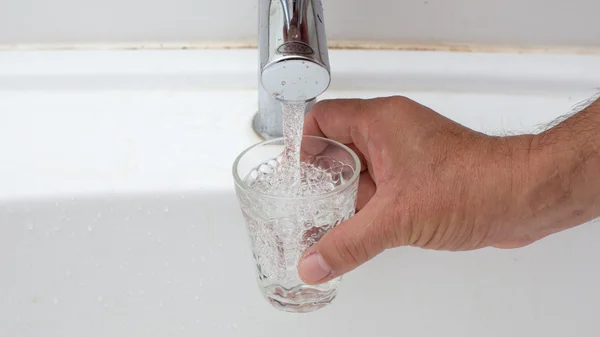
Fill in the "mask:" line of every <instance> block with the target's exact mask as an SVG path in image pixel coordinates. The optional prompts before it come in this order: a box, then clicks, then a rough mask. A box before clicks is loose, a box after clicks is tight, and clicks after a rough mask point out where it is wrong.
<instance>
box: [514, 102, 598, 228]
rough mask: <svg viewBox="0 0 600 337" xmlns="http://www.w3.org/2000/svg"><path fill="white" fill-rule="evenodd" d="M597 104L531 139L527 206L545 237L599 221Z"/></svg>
mask: <svg viewBox="0 0 600 337" xmlns="http://www.w3.org/2000/svg"><path fill="white" fill-rule="evenodd" d="M599 151H600V100H597V101H595V102H594V103H592V104H591V105H589V106H588V107H587V108H585V109H584V110H582V111H580V112H577V113H575V114H574V115H572V116H570V117H569V118H568V119H566V120H564V121H563V122H561V123H559V124H558V125H556V126H554V127H552V128H551V129H549V130H547V131H545V132H543V133H541V134H539V135H537V136H535V137H533V138H532V143H531V147H530V154H531V156H530V157H531V160H530V168H531V170H530V172H531V174H530V176H529V177H528V181H529V182H530V184H528V190H527V191H526V199H525V200H526V201H527V203H528V204H529V205H528V207H529V210H530V211H531V215H532V219H534V220H533V222H536V223H537V224H536V225H537V226H539V227H540V228H543V229H544V230H547V231H548V232H549V234H550V233H551V232H556V231H557V230H562V229H566V228H570V227H573V226H577V225H580V224H582V223H585V222H588V221H590V220H593V219H595V218H597V217H599V216H600V152H599Z"/></svg>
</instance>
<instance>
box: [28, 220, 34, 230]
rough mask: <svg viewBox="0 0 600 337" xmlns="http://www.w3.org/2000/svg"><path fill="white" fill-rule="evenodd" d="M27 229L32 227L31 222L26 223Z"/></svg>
mask: <svg viewBox="0 0 600 337" xmlns="http://www.w3.org/2000/svg"><path fill="white" fill-rule="evenodd" d="M27 229H28V230H32V229H33V224H32V223H31V222H28V223H27Z"/></svg>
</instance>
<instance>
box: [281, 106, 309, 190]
mask: <svg viewBox="0 0 600 337" xmlns="http://www.w3.org/2000/svg"><path fill="white" fill-rule="evenodd" d="M281 108H282V109H281V110H282V113H283V139H284V146H285V150H284V151H285V156H284V158H285V160H284V162H283V168H284V170H285V175H286V176H287V179H289V187H290V188H291V189H292V190H297V188H298V187H299V185H300V180H301V179H300V177H301V173H300V171H301V166H300V148H301V145H302V129H303V128H304V112H305V111H306V103H304V102H300V103H292V102H281Z"/></svg>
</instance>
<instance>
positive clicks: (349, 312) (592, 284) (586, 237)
mask: <svg viewBox="0 0 600 337" xmlns="http://www.w3.org/2000/svg"><path fill="white" fill-rule="evenodd" d="M331 58H332V60H331V62H332V66H333V78H334V82H333V84H332V87H331V89H330V90H329V91H328V93H327V94H326V95H325V96H324V97H326V98H332V97H374V96H381V95H392V94H403V95H407V96H409V97H411V98H413V99H416V100H417V101H419V102H421V103H423V104H426V105H428V106H430V107H432V108H434V109H436V110H437V111H439V112H441V113H443V114H444V115H446V116H449V117H450V118H452V119H454V120H456V121H458V122H461V123H463V124H465V125H467V126H469V127H472V128H475V129H477V130H480V131H485V132H489V133H505V132H509V131H514V132H524V131H529V130H533V129H536V128H538V127H539V126H540V125H543V124H544V123H547V122H549V121H551V120H552V119H553V118H556V117H558V116H560V115H562V114H564V113H567V112H569V110H570V109H571V106H572V105H574V104H576V103H577V102H579V101H580V100H583V99H586V98H588V97H590V96H591V95H592V94H593V93H594V90H593V89H594V88H595V87H597V86H598V85H599V84H600V80H599V79H600V57H599V56H573V55H508V54H504V55H503V54H498V55H494V54H487V55H486V54H459V53H419V52H386V51H380V52H359V51H352V52H350V51H333V52H332V55H331ZM255 60H256V58H255V52H254V51H250V50H243V51H163V52H153V51H140V52H126V51H120V52H119V51H115V52H103V51H96V52H5V53H0V154H1V155H2V160H1V162H0V247H1V248H0V252H1V253H0V273H1V275H2V277H0V290H1V291H0V336H7V337H8V336H10V337H38V336H39V337H81V336H89V337H105V336H111V337H117V336H123V337H132V336H144V337H153V336H161V337H163V336H164V337H170V336H257V337H259V336H260V337H266V336H281V335H285V336H311V337H312V336H411V337H417V336H441V335H443V336H460V337H464V336H491V337H494V336H502V337H504V336H561V337H562V336H578V337H581V336H597V335H598V333H599V332H600V330H599V326H598V324H597V317H596V316H597V312H598V310H597V308H598V303H600V290H598V284H600V271H598V268H597V265H598V256H600V248H598V245H597V241H598V238H600V227H599V226H597V225H591V224H588V225H584V226H581V227H579V228H576V229H574V230H571V231H567V232H564V233H561V234H559V235H555V236H553V237H551V238H548V239H547V240H544V241H542V242H539V243H537V244H535V245H532V246H530V247H527V248H524V249H520V250H513V251H503V250H494V249H485V250H481V251H477V252H467V253H447V252H431V251H423V250H418V249H414V248H401V249H397V250H393V251H389V252H387V253H385V254H382V255H381V256H379V257H378V258H376V259H375V260H373V261H372V262H370V263H368V264H367V265H365V266H364V267H362V268H360V269H358V270H357V271H355V272H353V273H351V274H349V275H348V276H347V277H346V278H345V279H344V281H343V283H342V286H341V289H340V293H339V296H338V298H337V299H336V300H335V301H334V303H333V304H332V305H331V306H329V307H327V308H325V309H322V310H319V311H317V312H314V313H311V314H304V315H301V314H289V313H284V312H279V311H277V310H275V309H273V308H272V307H271V306H270V304H268V303H267V302H266V301H265V300H264V299H263V298H262V297H261V295H260V292H259V290H258V288H257V286H256V284H255V280H254V266H253V261H252V256H251V252H250V247H249V244H248V241H247V238H246V229H245V227H244V222H243V219H242V217H241V214H240V212H239V211H238V206H237V201H236V199H235V194H234V191H233V182H232V178H231V164H232V162H233V160H234V158H235V157H236V155H237V154H238V153H239V152H240V151H241V150H243V149H244V148H246V147H247V146H249V145H251V144H253V143H256V142H258V141H259V138H258V137H257V136H256V135H255V134H254V133H253V131H252V129H251V127H250V125H251V124H250V123H251V119H252V115H253V113H254V112H255V110H256V107H257V106H256V88H255V84H256V80H255V78H256V76H255V70H256V67H255ZM559 63H560V68H558V67H557V66H556V65H557V64H559Z"/></svg>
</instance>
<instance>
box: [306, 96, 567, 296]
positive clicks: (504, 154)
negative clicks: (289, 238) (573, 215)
mask: <svg viewBox="0 0 600 337" xmlns="http://www.w3.org/2000/svg"><path fill="white" fill-rule="evenodd" d="M304 133H305V134H306V135H316V136H324V137H328V138H331V139H334V140H337V141H339V142H342V143H344V144H347V145H348V146H349V147H351V148H352V149H353V150H354V151H355V152H356V153H357V154H358V155H359V157H360V158H361V162H362V166H363V170H364V171H363V172H362V173H361V176H360V183H359V195H358V200H357V209H358V210H359V212H358V213H357V214H356V215H355V216H354V217H352V218H351V219H349V220H348V221H346V222H344V223H343V224H341V225H340V226H338V227H336V228H334V229H333V230H331V231H330V232H329V233H327V234H326V235H325V236H324V237H323V238H322V239H321V240H320V241H319V242H317V243H316V244H315V245H313V246H312V247H311V248H309V249H308V250H307V251H306V252H305V254H304V257H303V258H302V259H301V261H300V263H299V266H298V267H299V274H300V276H301V278H302V279H303V280H304V281H305V282H306V283H309V284H316V283H323V282H326V281H328V280H330V279H332V278H336V277H338V276H341V275H343V274H345V273H347V272H349V271H351V270H353V269H354V268H356V267H357V266H359V265H361V264H363V263H365V262H366V261H368V260H370V259H371V258H373V257H374V256H376V255H378V254H379V253H381V252H382V251H384V250H385V249H388V248H393V247H398V246H416V247H421V248H426V249H435V250H449V251H461V250H473V249H478V248H483V247H488V246H494V247H500V248H513V247H521V246H524V245H528V244H530V243H532V242H534V241H536V240H539V239H541V238H542V237H545V236H547V235H549V234H552V233H554V232H557V231H559V230H562V229H564V228H561V226H553V227H552V228H547V226H545V222H544V221H541V220H542V219H539V218H536V217H537V216H538V215H539V214H538V213H537V211H538V210H540V209H541V208H540V207H538V206H539V205H540V204H543V203H544V202H545V201H546V199H545V198H544V197H540V193H541V192H540V189H539V188H538V186H541V185H540V184H538V179H537V177H536V174H535V173H534V171H535V168H536V167H537V166H538V165H537V164H536V163H537V162H536V161H534V160H533V153H534V152H535V151H533V147H532V146H533V145H532V144H535V137H536V136H533V135H521V136H513V137H492V136H488V135H485V134H482V133H478V132H475V131H473V130H471V129H468V128H466V127H464V126H462V125H459V124H457V123H455V122H453V121H451V120H449V119H447V118H445V117H443V116H442V115H440V114H438V113H436V112H434V111H433V110H431V109H429V108H427V107H425V106H422V105H420V104H418V103H416V102H414V101H411V100H409V99H407V98H404V97H390V98H378V99H372V100H358V99H351V100H331V101H322V102H319V103H317V104H316V105H315V106H314V107H313V109H312V110H311V111H310V112H309V114H308V115H307V118H306V121H305V128H304ZM536 198H537V199H536ZM536 200H537V201H536ZM562 227H568V226H567V225H564V226H562Z"/></svg>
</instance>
